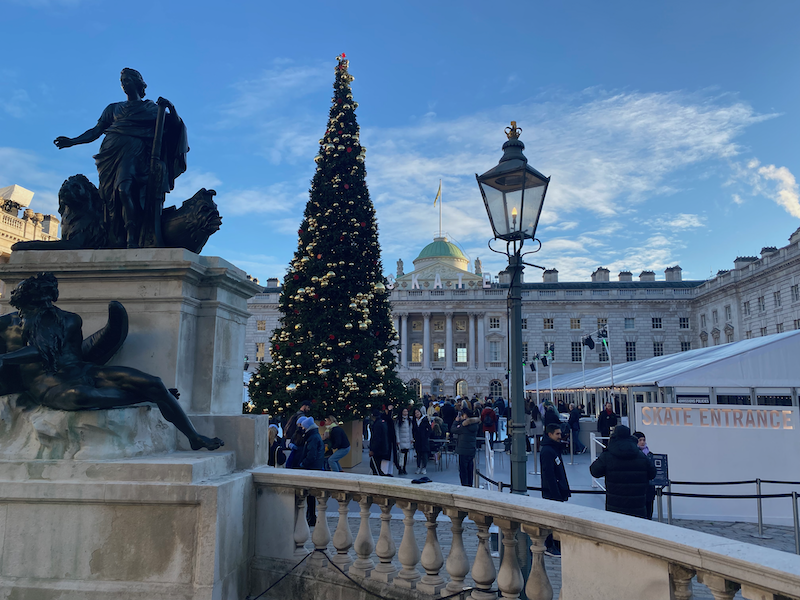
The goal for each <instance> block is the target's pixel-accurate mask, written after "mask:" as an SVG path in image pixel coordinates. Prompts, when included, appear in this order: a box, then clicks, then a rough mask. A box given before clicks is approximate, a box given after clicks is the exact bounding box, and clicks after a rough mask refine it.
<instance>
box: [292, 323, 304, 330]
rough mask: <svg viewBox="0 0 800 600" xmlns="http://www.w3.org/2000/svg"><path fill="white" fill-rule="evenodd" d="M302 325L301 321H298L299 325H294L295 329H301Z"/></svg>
mask: <svg viewBox="0 0 800 600" xmlns="http://www.w3.org/2000/svg"><path fill="white" fill-rule="evenodd" d="M301 327H302V325H300V323H298V324H297V325H295V326H294V328H295V329H300V328H301Z"/></svg>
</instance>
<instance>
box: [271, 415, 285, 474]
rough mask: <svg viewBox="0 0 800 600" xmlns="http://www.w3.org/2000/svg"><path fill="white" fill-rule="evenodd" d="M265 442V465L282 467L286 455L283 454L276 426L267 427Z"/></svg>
mask: <svg viewBox="0 0 800 600" xmlns="http://www.w3.org/2000/svg"><path fill="white" fill-rule="evenodd" d="M267 440H268V442H269V457H268V458H267V465H269V466H270V467H282V466H283V465H285V464H286V455H285V454H284V453H283V444H282V440H281V438H280V437H279V436H278V426H277V425H270V426H269V433H268V434H267Z"/></svg>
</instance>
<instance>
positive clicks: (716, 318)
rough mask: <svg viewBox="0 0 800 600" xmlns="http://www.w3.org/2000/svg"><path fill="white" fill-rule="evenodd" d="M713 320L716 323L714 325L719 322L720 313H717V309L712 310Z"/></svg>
mask: <svg viewBox="0 0 800 600" xmlns="http://www.w3.org/2000/svg"><path fill="white" fill-rule="evenodd" d="M711 321H712V323H714V325H716V324H717V323H719V315H718V314H717V311H716V310H712V311H711Z"/></svg>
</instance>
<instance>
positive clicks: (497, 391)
mask: <svg viewBox="0 0 800 600" xmlns="http://www.w3.org/2000/svg"><path fill="white" fill-rule="evenodd" d="M489 395H490V396H491V397H492V398H499V397H500V396H502V395H503V384H502V383H501V382H500V381H498V380H497V379H495V380H493V381H492V382H491V383H490V384H489Z"/></svg>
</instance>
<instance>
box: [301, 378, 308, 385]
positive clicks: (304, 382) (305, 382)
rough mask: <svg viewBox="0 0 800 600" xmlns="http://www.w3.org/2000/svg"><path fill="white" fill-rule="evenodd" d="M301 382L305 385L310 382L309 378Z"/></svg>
mask: <svg viewBox="0 0 800 600" xmlns="http://www.w3.org/2000/svg"><path fill="white" fill-rule="evenodd" d="M300 383H302V384H303V385H305V384H307V383H308V379H303V381H301V382H300Z"/></svg>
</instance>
